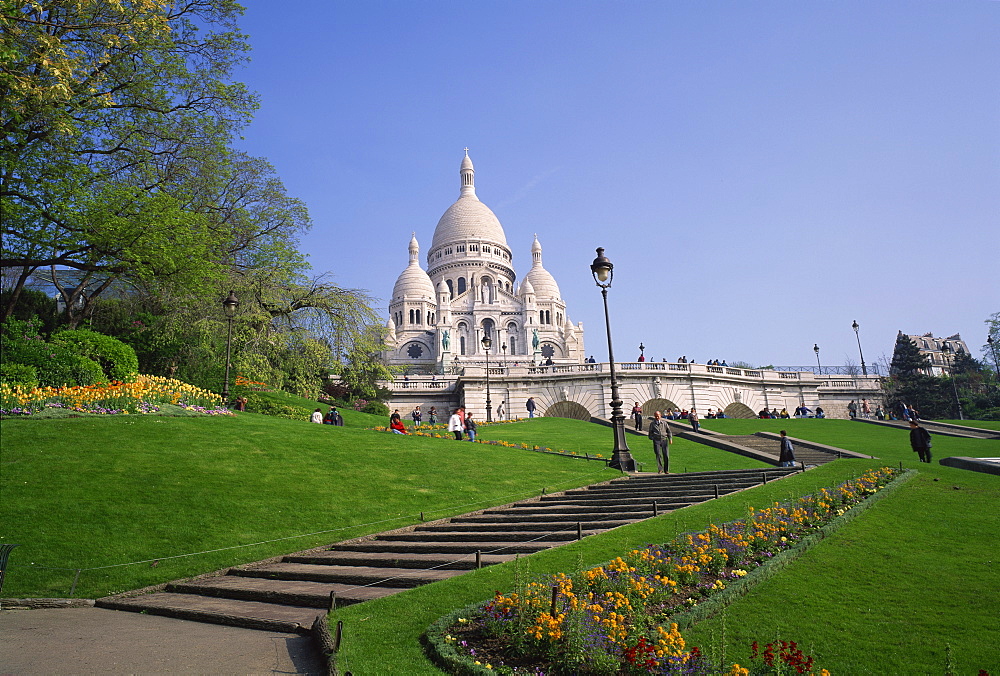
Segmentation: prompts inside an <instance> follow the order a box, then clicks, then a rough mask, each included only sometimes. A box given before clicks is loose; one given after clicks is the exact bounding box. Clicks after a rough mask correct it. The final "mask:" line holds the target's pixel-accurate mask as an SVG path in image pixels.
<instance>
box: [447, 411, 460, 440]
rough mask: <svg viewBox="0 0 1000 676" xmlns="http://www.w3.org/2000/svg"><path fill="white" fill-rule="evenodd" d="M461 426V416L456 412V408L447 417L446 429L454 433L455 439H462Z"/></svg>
mask: <svg viewBox="0 0 1000 676" xmlns="http://www.w3.org/2000/svg"><path fill="white" fill-rule="evenodd" d="M462 428H463V425H462V416H460V415H459V414H458V409H457V408H456V409H455V412H454V413H452V414H451V417H450V418H448V431H449V432H454V433H455V441H461V440H462Z"/></svg>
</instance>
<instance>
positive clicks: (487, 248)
mask: <svg viewBox="0 0 1000 676" xmlns="http://www.w3.org/2000/svg"><path fill="white" fill-rule="evenodd" d="M489 252H490V248H489V247H488V246H486V245H485V244H484V245H483V253H489Z"/></svg>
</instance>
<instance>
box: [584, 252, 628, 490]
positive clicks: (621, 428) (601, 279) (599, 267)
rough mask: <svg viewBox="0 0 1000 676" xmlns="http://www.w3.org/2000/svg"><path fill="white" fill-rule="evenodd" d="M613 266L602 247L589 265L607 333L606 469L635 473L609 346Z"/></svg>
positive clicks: (612, 353) (612, 352)
mask: <svg viewBox="0 0 1000 676" xmlns="http://www.w3.org/2000/svg"><path fill="white" fill-rule="evenodd" d="M614 267H615V266H614V265H613V264H612V263H611V261H610V260H608V259H607V257H606V256H605V255H604V249H603V248H602V247H598V248H597V258H595V259H594V262H593V263H591V264H590V271H591V273H593V275H594V282H595V283H596V284H597V286H599V287H601V295H602V296H603V297H604V325H605V326H606V327H607V331H608V361H609V362H610V369H611V427H612V429H613V430H614V437H615V446H614V449H613V450H612V455H611V462H610V463H608V467H611V468H613V469H618V470H621V471H622V472H634V471H635V459H634V458H633V457H632V453H631V452H629V449H628V443H627V442H626V441H625V415H624V414H623V413H622V400H621V396H619V394H618V380H617V379H616V378H615V354H614V350H613V348H612V345H611V317H610V315H609V314H608V288H609V287H610V286H611V280H612V278H613V277H614Z"/></svg>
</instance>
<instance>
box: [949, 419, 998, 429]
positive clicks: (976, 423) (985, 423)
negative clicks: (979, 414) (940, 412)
mask: <svg viewBox="0 0 1000 676" xmlns="http://www.w3.org/2000/svg"><path fill="white" fill-rule="evenodd" d="M941 422H946V423H951V424H953V425H965V426H966V427H980V428H982V429H984V430H998V431H1000V420H942V421H941Z"/></svg>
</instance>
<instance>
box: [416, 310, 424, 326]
mask: <svg viewBox="0 0 1000 676" xmlns="http://www.w3.org/2000/svg"><path fill="white" fill-rule="evenodd" d="M422 323H423V322H421V321H420V310H417V324H422Z"/></svg>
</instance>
